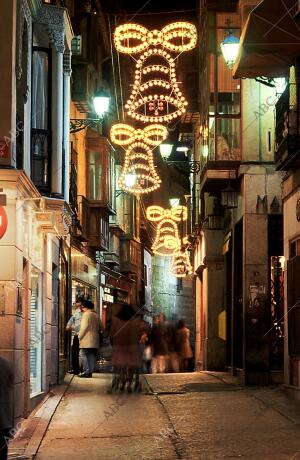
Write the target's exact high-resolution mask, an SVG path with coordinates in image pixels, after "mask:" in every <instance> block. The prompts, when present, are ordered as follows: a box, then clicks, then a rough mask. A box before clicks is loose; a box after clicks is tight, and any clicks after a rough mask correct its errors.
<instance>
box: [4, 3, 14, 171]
mask: <svg viewBox="0 0 300 460" xmlns="http://www.w3.org/2000/svg"><path fill="white" fill-rule="evenodd" d="M16 17H17V10H16V1H15V0H11V1H10V2H0V59H1V62H2V63H5V71H3V70H2V71H1V85H0V114H1V123H0V165H7V166H15V149H16V146H15V137H16V136H15V133H16V76H15V62H16V51H15V48H16V46H15V36H16Z"/></svg>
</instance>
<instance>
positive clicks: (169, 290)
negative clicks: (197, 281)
mask: <svg viewBox="0 0 300 460" xmlns="http://www.w3.org/2000/svg"><path fill="white" fill-rule="evenodd" d="M170 263H171V257H159V256H154V257H153V259H152V302H153V315H156V314H158V313H164V314H165V315H166V318H167V320H169V321H175V322H176V323H177V321H178V320H179V319H183V320H184V321H185V323H186V326H187V327H188V328H189V329H190V331H191V343H192V346H193V347H194V342H195V302H194V292H193V291H194V290H193V280H191V279H190V278H176V277H175V276H172V275H171V274H170V272H169V268H170ZM180 280H182V285H181V281H180Z"/></svg>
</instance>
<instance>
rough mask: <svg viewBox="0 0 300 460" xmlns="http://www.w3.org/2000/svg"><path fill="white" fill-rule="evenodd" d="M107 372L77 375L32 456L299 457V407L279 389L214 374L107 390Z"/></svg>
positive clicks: (158, 459) (161, 459)
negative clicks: (134, 390)
mask: <svg viewBox="0 0 300 460" xmlns="http://www.w3.org/2000/svg"><path fill="white" fill-rule="evenodd" d="M110 379H111V376H109V375H104V374H95V377H94V378H93V379H78V378H74V379H73V381H72V383H71V385H70V387H69V389H68V391H67V393H66V395H65V397H64V398H63V400H62V401H61V403H60V404H59V406H58V408H57V410H56V412H55V414H54V416H53V419H52V421H51V423H50V425H49V428H48V430H47V433H46V435H45V437H44V439H43V441H42V443H41V446H40V448H39V451H38V454H37V456H36V459H37V460H51V459H55V460H58V459H59V460H60V459H62V460H69V459H70V460H71V459H72V460H80V459H89V460H93V459H97V460H98V459H99V460H100V459H101V460H102V459H103V460H115V459H117V460H123V459H124V460H125V459H126V460H127V459H134V460H135V459H137V460H176V459H184V460H202V459H203V460H216V459H224V458H225V459H235V458H241V459H243V460H269V459H270V460H271V459H272V460H300V408H299V406H297V404H296V403H291V402H289V400H288V399H287V398H286V397H285V395H284V393H283V390H282V389H280V388H276V387H274V388H269V387H268V388H244V387H242V386H240V385H238V384H237V383H236V382H235V380H234V379H233V378H230V377H227V376H226V375H225V374H218V373H214V374H211V373H204V372H203V373H194V374H165V375H150V376H147V377H146V382H145V384H144V391H143V393H142V394H129V395H127V394H113V395H111V394H108V393H107V389H108V388H109V385H110Z"/></svg>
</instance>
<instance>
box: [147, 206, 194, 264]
mask: <svg viewBox="0 0 300 460" xmlns="http://www.w3.org/2000/svg"><path fill="white" fill-rule="evenodd" d="M146 216H147V219H148V220H149V221H152V222H155V223H157V228H156V235H155V239H154V243H153V245H152V251H153V253H154V254H157V255H160V256H170V255H173V253H174V252H175V251H176V249H178V248H180V246H181V240H180V236H179V232H178V222H181V221H185V220H187V208H186V206H176V207H173V208H171V209H164V208H162V207H161V206H149V207H148V208H147V211H146Z"/></svg>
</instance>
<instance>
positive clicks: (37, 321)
mask: <svg viewBox="0 0 300 460" xmlns="http://www.w3.org/2000/svg"><path fill="white" fill-rule="evenodd" d="M42 325H43V292H42V273H41V272H40V271H39V270H38V269H36V268H35V267H33V268H32V271H31V302H30V396H34V395H35V394H38V393H40V392H41V391H42V350H43V329H42Z"/></svg>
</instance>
